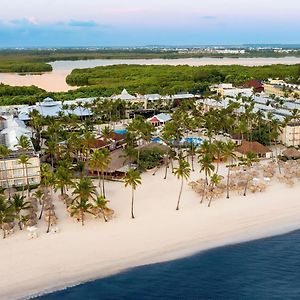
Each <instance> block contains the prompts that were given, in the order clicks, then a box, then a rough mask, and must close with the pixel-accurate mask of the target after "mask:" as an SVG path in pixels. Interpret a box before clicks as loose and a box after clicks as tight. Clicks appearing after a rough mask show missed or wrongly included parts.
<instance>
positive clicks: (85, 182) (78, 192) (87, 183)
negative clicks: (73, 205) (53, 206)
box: [72, 177, 96, 202]
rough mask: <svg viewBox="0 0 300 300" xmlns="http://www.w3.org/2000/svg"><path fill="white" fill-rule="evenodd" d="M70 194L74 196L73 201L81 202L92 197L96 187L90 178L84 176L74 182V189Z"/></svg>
mask: <svg viewBox="0 0 300 300" xmlns="http://www.w3.org/2000/svg"><path fill="white" fill-rule="evenodd" d="M72 195H74V196H75V198H74V201H77V202H81V200H83V201H88V200H89V199H94V196H95V195H96V187H95V186H94V184H93V182H92V180H91V178H89V177H84V178H80V179H79V181H77V182H75V184H74V191H73V193H72Z"/></svg>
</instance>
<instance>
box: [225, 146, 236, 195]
mask: <svg viewBox="0 0 300 300" xmlns="http://www.w3.org/2000/svg"><path fill="white" fill-rule="evenodd" d="M235 147H236V144H235V143H234V142H232V141H229V142H227V143H225V144H224V148H223V156H224V158H225V159H226V160H228V159H229V160H230V164H229V165H227V184H226V189H227V196H226V198H227V199H229V183H230V168H231V166H232V162H233V160H234V159H235V158H236V155H235V153H234V150H235Z"/></svg>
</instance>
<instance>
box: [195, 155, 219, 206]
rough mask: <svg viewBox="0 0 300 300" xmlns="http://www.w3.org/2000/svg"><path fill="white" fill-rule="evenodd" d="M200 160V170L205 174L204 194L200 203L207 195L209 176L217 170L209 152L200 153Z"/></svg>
mask: <svg viewBox="0 0 300 300" xmlns="http://www.w3.org/2000/svg"><path fill="white" fill-rule="evenodd" d="M198 162H199V164H200V172H204V174H205V181H204V184H203V194H202V197H201V201H200V203H202V202H203V199H204V196H205V187H206V186H207V185H208V176H210V174H211V172H213V171H214V170H215V166H214V165H213V163H212V156H211V154H209V153H205V154H200V156H199V160H198Z"/></svg>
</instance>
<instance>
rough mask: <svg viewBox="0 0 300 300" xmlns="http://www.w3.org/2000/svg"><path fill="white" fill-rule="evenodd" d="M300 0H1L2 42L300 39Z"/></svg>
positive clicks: (184, 42) (65, 44) (110, 43)
mask: <svg viewBox="0 0 300 300" xmlns="http://www.w3.org/2000/svg"><path fill="white" fill-rule="evenodd" d="M299 12H300V1H299V0H284V1H283V0H250V1H246V0H181V1H180V0H1V10H0V47H70V46H74V47H76V46H82V47H84V46H146V45H209V44H210V45H212V44H217V45H232V44H247V43H268V44H270V43H272V44H279V43H282V44H300V17H299Z"/></svg>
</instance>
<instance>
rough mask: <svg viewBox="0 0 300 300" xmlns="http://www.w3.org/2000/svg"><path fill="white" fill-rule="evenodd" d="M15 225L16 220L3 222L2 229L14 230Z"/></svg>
mask: <svg viewBox="0 0 300 300" xmlns="http://www.w3.org/2000/svg"><path fill="white" fill-rule="evenodd" d="M14 227H15V223H14V222H7V223H3V224H2V229H3V230H6V231H9V230H12V229H13V228H14Z"/></svg>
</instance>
